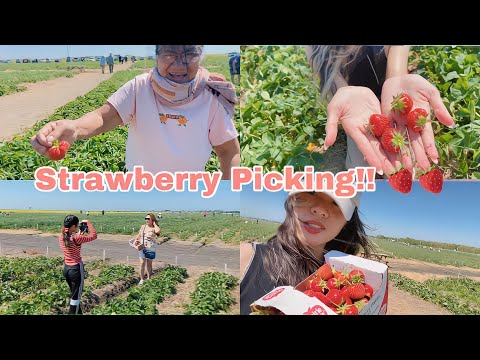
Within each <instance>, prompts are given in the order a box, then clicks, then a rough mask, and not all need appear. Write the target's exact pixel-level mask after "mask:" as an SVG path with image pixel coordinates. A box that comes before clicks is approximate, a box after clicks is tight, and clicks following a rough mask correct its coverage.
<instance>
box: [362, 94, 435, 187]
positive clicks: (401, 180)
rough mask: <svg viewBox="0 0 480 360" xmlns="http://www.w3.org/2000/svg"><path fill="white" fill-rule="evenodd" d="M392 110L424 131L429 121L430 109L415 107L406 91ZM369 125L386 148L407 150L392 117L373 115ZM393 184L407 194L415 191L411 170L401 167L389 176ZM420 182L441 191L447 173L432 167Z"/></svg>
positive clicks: (399, 150) (393, 103)
mask: <svg viewBox="0 0 480 360" xmlns="http://www.w3.org/2000/svg"><path fill="white" fill-rule="evenodd" d="M391 110H392V111H393V112H395V113H396V114H397V116H402V117H404V118H405V119H406V124H407V127H408V128H409V129H410V130H411V131H414V132H418V133H421V132H422V131H423V129H424V128H425V124H426V123H427V122H428V119H427V116H428V114H427V111H426V110H424V109H421V108H417V109H413V100H412V98H411V97H410V96H409V95H408V94H405V93H401V94H399V95H397V96H396V97H394V99H393V101H392V103H391ZM369 128H370V131H371V132H372V134H373V135H375V136H376V137H377V138H378V139H379V140H380V142H381V143H382V146H383V148H384V149H385V150H386V151H389V152H392V153H399V152H403V151H404V150H405V149H406V144H407V141H406V138H405V135H403V134H402V133H400V132H399V131H398V130H396V129H394V128H391V127H390V123H389V121H388V118H387V117H385V116H383V115H381V114H373V115H371V116H370V119H369ZM388 182H389V184H390V186H391V187H392V188H393V189H395V190H396V191H399V192H401V193H404V194H408V193H409V192H410V191H411V190H412V182H413V175H412V173H411V172H410V171H408V170H407V169H403V168H402V169H400V170H398V171H397V172H395V173H394V174H392V175H391V176H390V177H389V178H388ZM419 182H420V185H421V186H422V187H423V188H424V189H425V190H427V191H429V192H431V193H434V194H438V193H440V192H441V191H442V187H443V173H442V171H441V170H440V169H439V168H438V167H436V166H432V167H431V168H430V169H429V170H427V171H426V172H424V173H422V174H421V176H420V178H419Z"/></svg>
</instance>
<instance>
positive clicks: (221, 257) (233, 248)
mask: <svg viewBox="0 0 480 360" xmlns="http://www.w3.org/2000/svg"><path fill="white" fill-rule="evenodd" d="M57 236H58V235H56V234H43V233H40V232H38V231H35V230H3V229H2V230H0V256H4V255H10V256H22V254H47V251H48V256H60V255H61V251H60V247H59V245H58V238H57ZM131 238H132V236H129V235H111V234H99V235H98V239H97V240H95V241H92V242H90V243H86V244H84V245H83V246H82V255H83V256H84V257H85V258H87V257H89V258H91V259H103V256H105V259H107V260H109V261H122V262H123V261H127V259H128V262H129V264H130V265H135V266H136V264H137V263H138V253H137V251H136V250H134V249H133V248H131V247H130V246H129V245H128V240H129V239H131ZM165 240H166V239H165ZM47 249H48V250H47ZM104 254H105V255H104ZM155 262H165V263H167V264H174V265H181V266H185V267H187V266H204V267H211V268H212V269H215V271H224V272H226V273H228V274H231V275H234V276H237V277H238V276H239V274H240V247H239V246H238V245H226V244H223V245H222V246H217V245H213V244H208V245H203V244H202V243H199V242H190V241H181V240H175V239H169V240H168V241H164V242H162V243H161V244H160V245H157V257H156V258H155V260H154V263H155Z"/></svg>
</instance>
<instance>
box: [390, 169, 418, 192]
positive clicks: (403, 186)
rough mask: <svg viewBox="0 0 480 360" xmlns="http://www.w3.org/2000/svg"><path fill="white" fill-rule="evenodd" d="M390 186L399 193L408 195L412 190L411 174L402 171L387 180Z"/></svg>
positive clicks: (405, 170) (404, 170)
mask: <svg viewBox="0 0 480 360" xmlns="http://www.w3.org/2000/svg"><path fill="white" fill-rule="evenodd" d="M388 182H389V183H390V186H391V187H392V188H394V189H395V190H397V191H400V192H401V193H404V194H408V193H409V192H410V191H411V190H412V173H411V172H410V171H408V170H407V169H402V170H400V171H398V172H396V173H395V174H393V175H392V176H390V177H389V178H388Z"/></svg>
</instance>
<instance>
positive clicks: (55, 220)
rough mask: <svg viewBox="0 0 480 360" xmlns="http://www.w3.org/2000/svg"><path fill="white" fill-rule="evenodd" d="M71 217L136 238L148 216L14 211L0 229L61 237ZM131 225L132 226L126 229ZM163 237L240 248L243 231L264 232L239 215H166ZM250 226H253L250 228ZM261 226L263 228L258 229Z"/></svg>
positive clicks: (0, 223)
mask: <svg viewBox="0 0 480 360" xmlns="http://www.w3.org/2000/svg"><path fill="white" fill-rule="evenodd" d="M67 213H71V214H74V215H77V216H78V217H79V218H82V219H83V218H88V219H89V220H90V221H91V222H92V223H93V225H94V226H95V229H96V230H97V232H98V233H99V234H102V233H106V234H125V235H131V234H136V233H137V232H138V230H139V229H140V226H141V225H143V224H144V223H145V221H144V216H145V212H125V213H121V212H108V211H107V212H106V214H105V215H101V212H90V215H89V216H88V217H87V216H86V215H85V214H80V213H79V211H78V210H77V211H71V212H68V211H43V212H37V211H18V212H17V211H11V212H9V215H8V216H0V229H34V230H40V231H44V232H50V233H57V232H58V231H59V230H60V229H59V224H62V223H63V219H64V218H65V215H66V214H67ZM126 224H128V225H126ZM159 225H160V227H161V236H165V237H171V238H175V239H180V240H185V239H189V240H195V241H213V240H216V239H220V240H223V241H224V242H226V243H231V244H238V243H239V242H240V237H241V235H240V231H241V230H242V231H243V229H244V228H250V229H257V228H258V229H260V228H262V226H261V225H260V224H245V223H244V219H243V218H240V217H239V216H238V214H233V216H232V214H222V213H216V214H215V215H213V213H209V214H208V215H207V216H206V217H204V216H203V215H202V214H201V213H196V212H183V213H177V212H163V211H162V219H160V220H159ZM247 225H250V226H247ZM257 225H260V226H257Z"/></svg>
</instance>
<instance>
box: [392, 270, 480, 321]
mask: <svg viewBox="0 0 480 360" xmlns="http://www.w3.org/2000/svg"><path fill="white" fill-rule="evenodd" d="M388 278H389V280H390V281H391V282H392V283H393V284H394V285H395V286H396V287H398V288H399V289H401V290H405V291H407V292H409V293H411V294H413V295H415V296H418V297H420V298H422V299H424V300H427V301H429V302H432V303H434V304H437V305H440V306H442V307H444V308H446V309H447V310H448V311H450V312H452V313H453V314H455V315H480V283H479V282H477V281H473V280H471V279H467V278H447V279H441V280H435V279H431V280H427V281H425V282H417V281H413V280H410V279H408V278H406V277H405V276H402V275H400V274H396V273H390V274H389V277H388Z"/></svg>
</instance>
